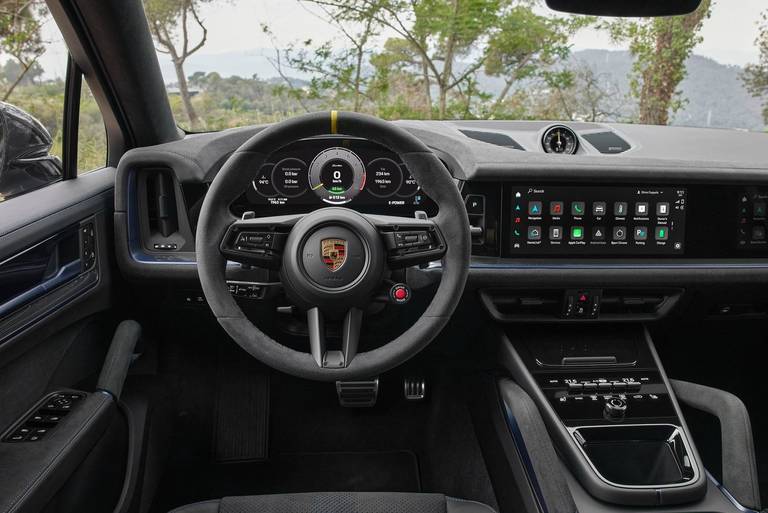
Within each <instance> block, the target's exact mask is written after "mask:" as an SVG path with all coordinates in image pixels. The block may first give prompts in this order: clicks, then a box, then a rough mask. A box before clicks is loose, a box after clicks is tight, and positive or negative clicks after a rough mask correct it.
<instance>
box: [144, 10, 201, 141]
mask: <svg viewBox="0 0 768 513" xmlns="http://www.w3.org/2000/svg"><path fill="white" fill-rule="evenodd" d="M210 1H211V0H144V11H145V12H146V15H147V21H148V22H149V30H150V32H151V33H152V37H153V38H154V40H155V42H156V43H157V44H158V48H157V51H158V52H160V53H165V54H168V56H169V57H170V59H171V62H172V63H173V67H174V70H175V71H176V79H177V80H178V86H179V94H180V96H181V100H182V105H183V106H184V114H185V117H186V118H187V120H188V121H189V125H190V126H191V127H192V128H193V129H196V128H200V117H199V116H198V114H197V111H196V110H195V108H194V106H193V105H192V101H191V98H192V95H191V93H190V91H189V87H188V84H187V77H186V74H185V72H184V63H185V62H186V60H187V58H189V56H190V55H192V54H194V53H195V52H197V51H198V50H200V49H201V48H202V47H203V46H204V45H205V42H206V41H207V39H208V29H207V28H206V27H205V24H204V23H203V20H202V19H201V18H200V14H199V9H200V6H201V5H202V4H204V3H206V2H210ZM195 25H196V26H197V27H198V28H199V29H200V30H201V31H202V34H201V36H200V38H199V39H198V40H197V41H196V42H193V41H192V39H193V38H192V35H191V30H192V29H193V27H194V26H195Z"/></svg>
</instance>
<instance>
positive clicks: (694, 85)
mask: <svg viewBox="0 0 768 513" xmlns="http://www.w3.org/2000/svg"><path fill="white" fill-rule="evenodd" d="M632 62H633V59H632V55H631V54H630V53H629V52H627V51H622V50H580V51H576V52H574V53H573V54H572V55H571V56H570V60H569V65H572V66H579V65H587V66H589V67H590V68H591V69H592V70H593V71H594V72H595V74H596V75H597V76H600V77H602V78H604V79H605V80H606V81H610V82H611V83H612V84H614V85H615V86H616V87H617V88H618V90H619V91H621V93H622V94H628V93H629V77H630V73H631V71H632ZM687 67H688V75H687V77H686V78H685V79H684V80H683V81H682V83H681V84H680V87H679V89H680V91H681V92H682V96H683V98H684V99H685V100H686V104H685V106H684V107H683V108H682V109H681V110H680V111H678V112H677V113H676V114H675V115H674V116H673V118H672V120H671V124H673V125H684V126H702V127H706V126H711V127H718V128H737V129H744V130H763V129H764V128H765V123H764V122H763V117H762V106H761V101H760V99H759V98H754V97H753V96H751V95H750V94H749V93H748V92H747V90H746V89H745V88H744V84H743V82H742V81H741V79H740V78H739V75H740V74H741V71H742V68H741V67H740V66H733V65H727V64H720V63H718V62H717V61H715V60H714V59H710V58H709V57H703V56H701V55H693V56H691V58H690V59H688V62H687Z"/></svg>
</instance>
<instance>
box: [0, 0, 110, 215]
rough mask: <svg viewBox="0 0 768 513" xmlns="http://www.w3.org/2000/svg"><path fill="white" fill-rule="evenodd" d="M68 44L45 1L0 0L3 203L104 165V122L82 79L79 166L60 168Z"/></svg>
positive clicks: (0, 173)
mask: <svg viewBox="0 0 768 513" xmlns="http://www.w3.org/2000/svg"><path fill="white" fill-rule="evenodd" d="M67 69H68V51H67V47H66V45H65V44H64V39H63V38H62V36H61V33H60V32H59V29H58V27H57V26H56V23H55V22H54V20H53V17H52V16H51V14H50V12H49V11H48V8H47V7H46V6H45V4H44V3H43V2H38V1H29V0H3V1H0V202H2V201H7V200H9V199H11V198H15V197H19V196H22V195H24V194H26V193H28V192H30V191H33V190H36V189H40V188H41V187H45V186H47V185H50V184H51V183H54V182H57V181H59V180H62V179H63V178H64V177H65V176H75V175H76V174H78V173H82V172H86V171H89V170H92V169H95V168H98V167H102V166H103V165H104V163H105V161H106V137H105V134H104V122H103V120H102V119H101V114H100V113H99V109H98V107H97V106H96V103H95V101H94V99H93V96H92V95H91V92H90V90H89V89H88V87H87V86H86V84H85V83H83V86H82V89H81V91H82V92H81V94H80V96H81V98H80V107H81V108H80V116H79V129H78V133H77V134H69V137H73V136H76V137H77V139H78V146H79V145H81V144H82V146H81V147H80V148H78V159H77V164H78V166H77V170H65V169H64V164H63V163H62V162H63V160H62V158H63V157H64V155H63V153H64V141H65V134H64V133H63V127H64V126H65V122H64V113H65V102H66V100H67V98H66V94H67V93H66V91H67Z"/></svg>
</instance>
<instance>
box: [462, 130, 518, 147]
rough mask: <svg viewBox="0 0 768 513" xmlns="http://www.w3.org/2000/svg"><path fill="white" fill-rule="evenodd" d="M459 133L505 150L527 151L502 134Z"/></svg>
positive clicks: (463, 131) (473, 131) (474, 131)
mask: <svg viewBox="0 0 768 513" xmlns="http://www.w3.org/2000/svg"><path fill="white" fill-rule="evenodd" d="M459 132H461V133H462V134H464V135H466V136H467V137H469V138H470V139H475V140H476V141H482V142H484V143H488V144H494V145H496V146H502V147H504V148H511V149H513V150H521V151H525V148H523V147H522V146H520V145H519V144H518V143H517V141H515V140H514V139H512V138H511V137H510V136H508V135H506V134H500V133H498V132H481V131H479V130H459Z"/></svg>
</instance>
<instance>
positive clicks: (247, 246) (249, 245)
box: [220, 215, 303, 269]
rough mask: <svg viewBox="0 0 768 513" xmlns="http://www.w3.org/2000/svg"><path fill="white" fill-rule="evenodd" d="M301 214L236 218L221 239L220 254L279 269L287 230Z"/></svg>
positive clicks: (234, 260) (289, 229) (232, 259)
mask: <svg viewBox="0 0 768 513" xmlns="http://www.w3.org/2000/svg"><path fill="white" fill-rule="evenodd" d="M302 217H303V216H302V215H289V216H274V217H259V218H247V217H246V216H244V219H239V220H237V221H235V222H234V223H232V224H231V225H230V226H229V229H228V230H227V233H226V235H225V236H224V238H223V239H222V241H221V246H220V250H221V253H222V254H223V255H224V256H225V257H226V258H227V260H230V261H232V262H239V263H241V264H247V265H253V266H256V267H263V268H266V269H279V268H280V263H281V260H282V255H283V248H284V247H285V241H286V239H287V238H288V233H289V232H290V231H291V229H292V228H293V225H295V224H296V223H297V222H298V221H299V220H300V219H301V218H302Z"/></svg>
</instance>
